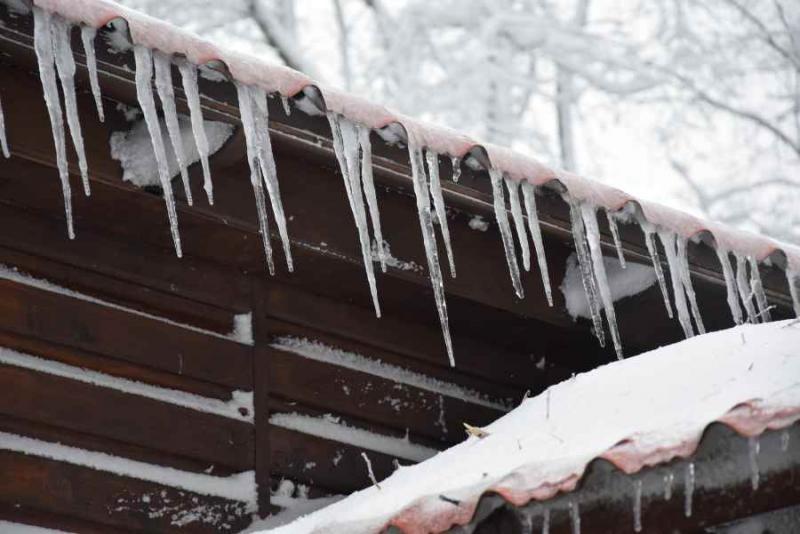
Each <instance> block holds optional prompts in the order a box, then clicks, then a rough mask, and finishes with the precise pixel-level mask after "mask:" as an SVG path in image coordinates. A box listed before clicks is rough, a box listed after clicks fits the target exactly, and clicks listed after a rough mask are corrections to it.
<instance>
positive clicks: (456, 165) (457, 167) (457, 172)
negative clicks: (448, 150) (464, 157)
mask: <svg viewBox="0 0 800 534" xmlns="http://www.w3.org/2000/svg"><path fill="white" fill-rule="evenodd" d="M450 163H452V164H453V181H454V182H458V179H459V178H461V160H460V159H459V158H457V157H455V156H452V157H451V158H450Z"/></svg>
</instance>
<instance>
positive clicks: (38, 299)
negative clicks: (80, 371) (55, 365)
mask: <svg viewBox="0 0 800 534" xmlns="http://www.w3.org/2000/svg"><path fill="white" fill-rule="evenodd" d="M0 294H2V295H3V298H2V300H1V301H0V325H1V326H0V328H2V330H5V331H11V332H14V333H17V334H20V335H23V336H27V337H33V338H39V339H43V340H47V341H49V342H52V343H59V344H62V345H68V346H72V347H76V348H79V349H81V350H86V351H90V352H94V353H99V354H105V355H108V356H110V357H113V358H118V359H121V360H125V361H129V362H133V363H136V364H141V365H146V366H149V367H153V368H157V369H162V370H165V371H169V372H171V373H175V374H186V375H188V376H191V377H195V378H199V379H202V380H207V381H209V382H215V383H218V384H224V385H227V386H231V387H235V388H240V389H247V390H249V389H252V368H251V364H250V354H249V347H247V346H245V345H242V344H240V343H236V342H233V341H228V340H225V339H221V338H218V337H214V336H210V335H203V334H199V333H197V332H193V331H191V330H186V329H183V328H179V327H176V326H173V325H170V324H167V323H163V322H161V321H156V320H153V319H149V318H146V317H141V316H137V315H132V314H130V313H126V312H124V311H120V310H116V309H112V308H107V307H104V306H100V305H98V304H94V303H91V302H85V301H82V300H78V299H75V298H70V297H65V296H64V295H60V294H58V293H52V292H49V291H44V290H41V289H37V288H33V287H27V286H23V285H21V284H15V283H13V282H10V281H8V280H0Z"/></svg>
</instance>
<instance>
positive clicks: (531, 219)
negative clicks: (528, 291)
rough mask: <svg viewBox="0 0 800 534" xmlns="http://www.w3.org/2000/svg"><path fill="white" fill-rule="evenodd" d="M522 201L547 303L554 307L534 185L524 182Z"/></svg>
mask: <svg viewBox="0 0 800 534" xmlns="http://www.w3.org/2000/svg"><path fill="white" fill-rule="evenodd" d="M522 200H523V201H524V202H525V213H526V215H527V216H528V230H530V232H531V237H532V238H533V248H534V250H535V251H536V259H537V261H538V263H539V272H540V273H541V276H542V285H543V286H544V293H545V295H546V296H547V303H548V304H549V305H550V306H552V305H553V290H552V288H551V287H550V273H549V272H548V269H547V257H546V256H545V252H544V242H543V241H542V229H541V228H540V227H539V213H538V211H537V210H536V193H535V191H534V189H533V185H532V184H529V183H528V182H522Z"/></svg>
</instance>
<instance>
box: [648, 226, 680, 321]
mask: <svg viewBox="0 0 800 534" xmlns="http://www.w3.org/2000/svg"><path fill="white" fill-rule="evenodd" d="M642 233H643V234H644V242H645V244H646V245H647V251H648V252H649V253H650V260H651V261H652V262H653V269H655V271H656V278H658V287H659V288H661V295H662V296H663V297H664V307H665V308H667V315H668V316H669V318H670V319H672V317H673V315H672V304H671V303H670V301H669V291H668V290H667V280H666V277H665V276H664V269H663V267H662V266H661V258H659V256H658V247H657V246H656V242H655V239H654V238H653V236H654V233H653V231H652V230H650V229H649V228H646V227H645V226H644V225H642Z"/></svg>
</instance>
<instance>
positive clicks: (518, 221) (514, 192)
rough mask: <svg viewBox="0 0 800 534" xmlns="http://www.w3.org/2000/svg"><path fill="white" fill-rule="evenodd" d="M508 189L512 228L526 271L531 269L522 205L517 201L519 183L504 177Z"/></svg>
mask: <svg viewBox="0 0 800 534" xmlns="http://www.w3.org/2000/svg"><path fill="white" fill-rule="evenodd" d="M504 181H505V183H506V189H508V202H509V203H510V204H511V218H512V219H513V220H514V229H515V230H516V231H517V238H518V241H519V245H520V247H521V249H522V266H523V267H524V268H525V270H526V271H530V270H531V248H530V245H529V244H528V232H527V231H526V230H525V217H523V216H522V205H521V204H520V201H519V183H518V182H515V181H514V180H509V179H508V178H505V179H504Z"/></svg>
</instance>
